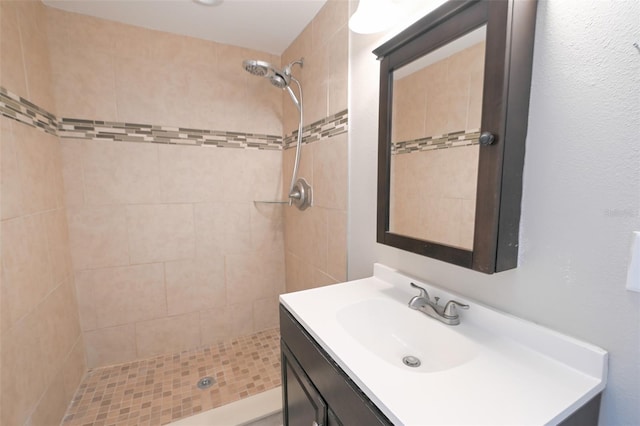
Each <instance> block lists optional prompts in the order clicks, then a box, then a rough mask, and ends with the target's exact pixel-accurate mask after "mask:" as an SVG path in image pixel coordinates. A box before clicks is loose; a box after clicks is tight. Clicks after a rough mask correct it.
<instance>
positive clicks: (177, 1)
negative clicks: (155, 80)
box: [43, 0, 326, 55]
mask: <svg viewBox="0 0 640 426" xmlns="http://www.w3.org/2000/svg"><path fill="white" fill-rule="evenodd" d="M43 1H44V3H45V4H46V5H47V6H50V7H55V8H58V9H62V10H66V11H69V12H75V13H81V14H83V15H90V16H95V17H98V18H103V19H108V20H111V21H117V22H122V23H125V24H130V25H136V26H139V27H144V28H150V29H154V30H160V31H165V32H170V33H175V34H182V35H187V36H191V37H197V38H201V39H205V40H211V41H215V42H218V43H224V44H231V45H234V46H241V47H247V48H251V49H256V50H260V51H263V52H267V53H273V54H276V55H280V54H281V53H282V52H283V51H284V50H285V49H286V48H287V47H288V46H289V45H290V44H291V42H293V40H295V38H296V37H297V36H298V35H299V34H300V33H301V32H302V30H303V29H304V28H305V27H306V26H307V24H308V23H309V22H311V20H312V19H313V17H314V16H315V15H316V13H318V11H319V10H320V8H322V6H323V5H324V3H325V2H326V0H224V2H223V3H222V4H221V5H219V6H204V5H201V4H198V3H196V2H194V1H193V0H43Z"/></svg>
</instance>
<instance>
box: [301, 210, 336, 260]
mask: <svg viewBox="0 0 640 426" xmlns="http://www.w3.org/2000/svg"><path fill="white" fill-rule="evenodd" d="M302 213H303V214H305V213H306V217H308V218H309V219H310V220H309V222H310V224H309V226H308V227H306V232H305V233H304V234H306V238H305V240H304V242H305V243H306V244H305V245H306V247H305V249H304V251H303V259H306V261H307V262H308V263H311V264H312V265H313V266H315V267H316V268H319V269H321V270H323V271H325V270H326V269H327V253H328V244H329V232H330V230H329V220H328V217H327V215H328V210H327V209H325V208H322V207H312V208H311V209H310V211H309V210H308V211H307V212H302ZM304 234H303V235H304ZM303 238H304V237H303Z"/></svg>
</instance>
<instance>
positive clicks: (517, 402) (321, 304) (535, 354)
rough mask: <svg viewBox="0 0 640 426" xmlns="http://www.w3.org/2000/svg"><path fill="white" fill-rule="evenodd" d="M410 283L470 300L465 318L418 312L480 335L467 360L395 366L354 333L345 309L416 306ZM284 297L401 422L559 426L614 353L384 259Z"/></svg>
mask: <svg viewBox="0 0 640 426" xmlns="http://www.w3.org/2000/svg"><path fill="white" fill-rule="evenodd" d="M410 282H414V283H416V284H418V285H421V286H423V287H425V288H427V290H428V291H429V294H430V295H431V296H432V297H433V296H440V297H441V299H442V301H445V302H446V301H447V300H450V299H455V300H458V301H460V302H463V303H468V304H469V305H470V309H469V310H466V311H459V313H460V317H461V324H460V325H458V326H448V325H445V324H442V323H440V322H438V321H437V320H435V319H433V318H430V317H427V316H426V315H424V314H422V313H420V312H417V311H412V314H415V321H433V322H434V324H436V327H442V329H438V333H456V334H457V336H456V338H464V339H466V340H467V341H470V342H472V343H473V346H474V347H475V348H477V350H476V351H475V352H474V354H473V356H472V357H470V359H469V360H467V361H466V362H464V363H462V364H460V365H458V366H455V367H453V368H450V369H446V370H443V371H435V372H433V371H432V372H418V371H416V370H415V369H411V368H410V367H406V366H404V365H402V364H398V365H394V364H391V363H390V362H387V361H385V360H384V359H382V358H381V357H379V356H376V355H375V354H374V353H372V351H371V350H369V349H367V348H366V347H365V346H364V345H363V344H362V343H360V342H359V341H357V340H355V339H354V338H353V336H352V335H350V334H349V332H348V331H347V330H345V327H344V326H343V325H341V323H340V321H339V320H338V316H337V314H338V313H339V312H341V310H342V309H343V308H345V307H348V306H352V305H354V304H356V303H359V302H361V301H363V300H369V299H384V300H385V303H388V302H386V301H391V303H397V304H398V306H404V307H406V309H409V308H408V307H407V302H408V301H409V299H410V298H411V297H412V296H415V295H416V294H417V291H415V289H412V288H410V286H409V283H410ZM280 301H281V303H282V304H283V305H284V306H285V307H286V308H287V309H288V310H289V311H290V312H291V314H292V315H293V316H294V317H295V318H296V319H297V320H298V321H299V322H300V323H301V324H302V325H303V326H304V327H305V329H306V330H307V331H308V332H309V334H311V335H312V336H313V337H314V339H315V340H316V341H317V342H318V343H319V344H320V346H322V347H323V348H324V349H325V350H326V351H327V352H328V353H329V354H330V355H331V356H332V357H333V359H334V360H335V361H336V362H337V363H338V365H340V367H342V369H343V370H344V371H345V372H346V373H347V374H348V375H349V376H350V377H351V378H352V379H353V381H354V382H355V383H357V384H358V386H359V387H360V388H361V389H362V391H363V392H364V393H365V394H366V395H367V396H368V397H369V398H370V399H371V400H372V401H373V402H374V403H375V404H376V405H377V406H378V407H379V408H380V410H381V411H382V412H383V413H384V414H385V415H386V416H387V417H388V418H389V419H390V420H391V421H392V422H393V423H394V424H396V425H454V424H455V425H546V424H551V425H553V424H557V423H559V422H560V421H562V420H564V419H565V418H567V417H568V416H569V415H570V414H571V413H573V412H574V411H575V410H577V409H578V408H580V407H581V406H582V405H583V404H585V403H586V402H588V401H589V400H590V399H591V398H593V397H594V396H596V395H597V394H598V393H600V392H601V391H602V390H603V389H604V387H605V385H606V375H607V352H606V351H604V350H602V349H601V348H598V347H596V346H593V345H590V344H587V343H584V342H581V341H579V340H576V339H573V338H571V337H568V336H565V335H562V334H560V333H558V332H555V331H553V330H549V329H547V328H544V327H541V326H538V325H536V324H533V323H530V322H527V321H524V320H521V319H519V318H516V317H513V316H510V315H507V314H504V313H501V312H498V311H495V310H493V309H490V308H487V307H485V306H483V305H481V304H478V303H475V302H473V301H469V300H467V299H465V298H464V297H462V296H457V295H453V294H451V293H448V292H446V291H443V290H441V289H439V288H437V287H434V286H432V285H429V284H427V283H424V282H421V281H419V280H415V279H412V278H411V277H408V276H405V275H402V274H400V273H398V272H396V271H395V270H393V269H390V268H388V267H386V266H384V265H380V264H376V265H375V268H374V276H373V277H371V278H365V279H362V280H356V281H350V282H346V283H342V284H336V285H332V286H327V287H321V288H317V289H313V290H306V291H301V292H297V293H289V294H285V295H282V296H280ZM403 312H404V311H403ZM380 315H384V313H380ZM430 326H431V325H430ZM428 338H429V337H428V336H425V339H428ZM432 340H433V341H431V342H430V344H433V345H438V343H439V342H438V339H436V338H434V339H432Z"/></svg>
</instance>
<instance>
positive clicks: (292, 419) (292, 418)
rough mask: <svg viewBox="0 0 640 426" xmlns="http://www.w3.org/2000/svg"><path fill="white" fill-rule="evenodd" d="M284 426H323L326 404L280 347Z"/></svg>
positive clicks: (288, 352) (302, 372)
mask: <svg viewBox="0 0 640 426" xmlns="http://www.w3.org/2000/svg"><path fill="white" fill-rule="evenodd" d="M282 384H283V386H284V392H283V397H284V423H285V426H289V425H290V426H325V425H326V419H327V404H326V403H325V402H324V400H323V399H322V397H321V396H320V393H318V391H317V389H316V388H315V386H313V384H312V383H311V381H310V380H309V378H308V377H307V375H306V374H305V373H304V371H303V370H302V367H300V364H298V362H297V361H296V360H295V358H294V357H293V355H292V354H291V352H290V351H289V349H288V348H287V347H286V346H285V345H284V344H283V345H282Z"/></svg>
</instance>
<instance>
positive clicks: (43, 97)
mask: <svg viewBox="0 0 640 426" xmlns="http://www.w3.org/2000/svg"><path fill="white" fill-rule="evenodd" d="M18 4H19V6H18V8H17V12H18V13H17V16H18V25H19V27H20V41H21V43H22V55H23V59H24V66H25V72H26V81H27V89H28V92H29V96H28V97H27V98H28V99H29V100H30V101H31V102H34V103H35V104H37V105H39V106H41V107H43V108H44V109H46V110H48V111H50V112H53V113H55V112H56V110H55V107H54V102H53V93H52V91H51V64H50V62H49V46H48V44H47V32H46V16H45V7H44V5H43V4H42V3H41V2H37V1H24V2H18Z"/></svg>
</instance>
